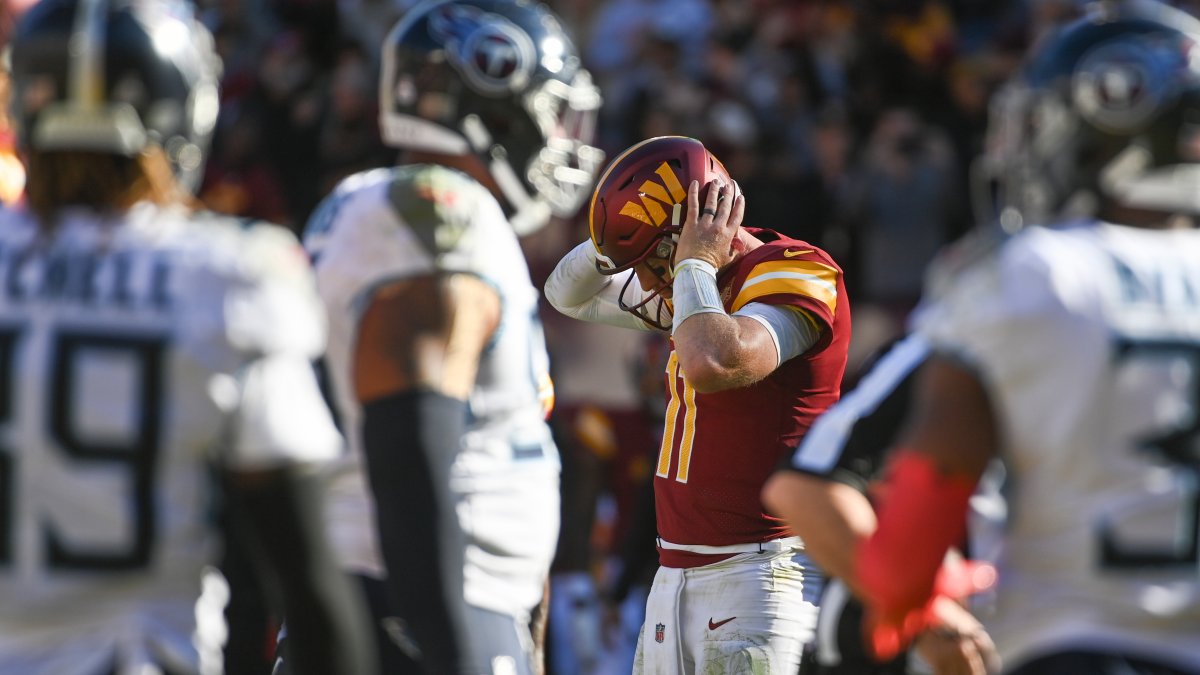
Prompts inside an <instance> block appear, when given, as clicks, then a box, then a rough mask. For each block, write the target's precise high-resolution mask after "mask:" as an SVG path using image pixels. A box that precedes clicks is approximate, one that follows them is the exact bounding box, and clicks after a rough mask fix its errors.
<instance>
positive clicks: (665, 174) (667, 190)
mask: <svg viewBox="0 0 1200 675" xmlns="http://www.w3.org/2000/svg"><path fill="white" fill-rule="evenodd" d="M654 173H656V174H658V177H659V178H661V179H662V184H661V185H660V184H659V183H656V182H654V181H652V180H647V181H646V182H644V183H642V185H641V187H640V188H638V197H639V198H640V199H641V203H640V204H639V203H638V202H634V201H628V202H625V206H622V207H621V215H623V216H629V217H630V218H634V219H636V220H640V221H642V222H643V223H645V224H647V225H652V226H654V227H662V224H663V222H665V221H666V219H667V211H666V209H665V208H663V206H664V205H666V206H670V207H671V224H672V225H678V224H679V221H680V215H681V214H682V212H683V201H684V199H686V198H687V191H685V190H684V189H683V185H681V184H680V183H679V178H678V177H677V176H676V175H675V172H674V171H673V170H672V169H671V165H670V164H667V163H666V162H663V163H662V164H660V165H659V166H658V168H657V169H655V170H654Z"/></svg>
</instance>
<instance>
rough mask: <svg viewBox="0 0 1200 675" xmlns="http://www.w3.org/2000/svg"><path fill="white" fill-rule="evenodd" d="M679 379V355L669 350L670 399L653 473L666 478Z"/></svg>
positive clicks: (675, 414)
mask: <svg viewBox="0 0 1200 675" xmlns="http://www.w3.org/2000/svg"><path fill="white" fill-rule="evenodd" d="M678 380H679V357H677V356H676V355H675V352H674V351H672V352H671V357H670V358H669V359H667V382H668V383H669V384H670V389H671V391H670V392H669V393H670V394H671V401H670V402H669V403H667V415H666V426H665V427H664V428H663V437H662V446H661V447H659V449H658V470H657V471H655V472H654V475H656V476H658V477H660V478H666V477H667V476H668V475H670V473H671V447H672V446H673V445H674V443H675V417H676V416H677V415H678V414H679V396H678V395H676V393H675V389H676V387H677V386H678Z"/></svg>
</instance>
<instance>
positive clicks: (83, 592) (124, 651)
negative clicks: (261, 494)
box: [0, 204, 330, 675]
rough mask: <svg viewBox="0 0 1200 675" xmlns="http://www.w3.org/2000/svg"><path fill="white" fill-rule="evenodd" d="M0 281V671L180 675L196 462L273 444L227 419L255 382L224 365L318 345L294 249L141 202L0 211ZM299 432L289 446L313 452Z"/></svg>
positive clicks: (188, 666) (196, 586)
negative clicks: (36, 214)
mask: <svg viewBox="0 0 1200 675" xmlns="http://www.w3.org/2000/svg"><path fill="white" fill-rule="evenodd" d="M0 279H2V282H0V443H2V445H0V500H2V501H0V597H2V598H4V601H3V602H2V603H0V673H3V674H5V675H7V674H9V673H13V674H16V673H21V674H22V675H37V674H40V673H46V674H51V673H53V674H55V675H71V674H73V673H94V672H106V671H107V670H106V669H112V668H114V667H115V666H114V664H116V663H122V664H124V665H123V667H126V668H128V667H132V666H139V665H145V664H152V663H153V664H159V665H160V666H165V667H168V668H170V669H172V671H176V670H177V671H178V672H194V671H196V670H198V666H197V664H198V662H199V661H200V659H201V658H202V657H205V656H206V657H209V658H212V657H218V658H219V652H215V653H214V652H210V653H205V651H206V649H208V648H211V647H213V646H214V645H216V643H214V642H212V641H211V640H209V639H208V637H209V636H210V633H208V632H206V631H211V630H212V629H213V628H217V629H221V626H222V623H221V617H220V612H221V610H222V607H221V605H220V604H218V605H216V606H215V607H214V606H208V607H206V608H202V607H197V606H196V604H197V598H198V597H199V596H200V591H201V573H202V569H203V567H204V566H205V565H206V564H209V563H210V561H212V560H214V553H215V549H214V546H215V544H216V540H215V537H214V536H213V535H214V531H213V529H212V518H213V515H214V512H215V510H216V509H217V508H218V506H219V504H218V495H217V493H216V491H215V490H214V489H213V473H212V471H211V470H210V466H211V463H212V462H216V463H218V464H224V465H228V466H231V467H237V468H260V467H261V468H266V467H270V466H272V465H273V462H274V461H275V460H276V459H277V457H278V456H279V454H280V453H281V452H282V450H281V448H280V447H278V446H279V445H283V443H282V440H286V439H284V438H283V436H278V435H272V434H260V433H258V431H256V430H255V429H260V428H257V427H256V428H255V429H251V428H249V427H247V426H246V424H247V422H246V420H245V419H243V418H242V417H240V416H238V414H237V413H238V410H239V408H240V407H241V404H242V401H243V400H244V399H245V398H247V397H250V396H253V395H254V393H255V392H254V391H252V390H253V388H255V387H260V386H261V387H266V386H268V385H269V383H266V382H262V381H259V382H255V381H241V379H240V378H241V375H242V374H243V372H244V370H245V368H246V366H247V365H248V364H249V363H251V362H252V361H254V360H255V359H258V358H259V357H261V356H263V355H264V354H268V355H275V356H279V355H281V354H284V353H286V354H290V355H292V356H294V357H296V358H305V359H307V358H311V357H312V356H314V355H315V352H317V351H318V350H319V349H320V348H321V346H322V345H323V339H324V326H323V324H322V323H321V321H320V314H319V313H318V312H317V307H316V305H315V304H314V302H313V301H314V300H315V294H313V293H312V289H311V278H310V277H309V276H307V269H306V265H305V263H304V260H303V256H302V253H301V252H300V250H299V247H298V246H297V244H296V242H295V239H294V237H291V236H290V235H289V234H288V233H286V231H284V230H282V229H280V228H276V227H272V226H255V227H249V228H244V227H243V226H242V225H241V224H240V223H238V222H236V221H232V220H230V219H224V218H220V217H217V216H210V215H192V216H189V215H186V213H185V212H183V211H170V210H164V209H161V208H159V207H156V206H152V205H149V204H139V205H137V206H135V207H134V208H133V209H132V210H131V211H129V212H128V213H127V214H125V215H123V216H109V217H107V218H98V217H96V216H94V215H92V214H90V213H88V212H86V211H83V210H66V211H64V212H63V216H62V218H61V219H60V220H59V222H58V223H57V224H56V225H55V226H54V229H53V234H50V235H44V234H41V233H39V231H38V227H37V224H36V223H35V221H34V219H33V218H32V217H31V216H30V215H29V214H27V213H26V212H23V211H0ZM282 372H284V371H279V370H272V369H271V368H270V367H269V366H267V367H266V368H265V369H264V370H262V371H261V373H260V375H261V376H262V377H265V378H268V379H269V378H270V377H272V376H273V375H272V373H282ZM276 384H278V383H276ZM276 390H278V389H276ZM283 398H286V397H283ZM278 403H279V404H280V405H287V404H288V402H287V401H282V400H281V401H279V402H278ZM280 421H283V422H285V423H286V421H287V419H286V418H284V419H281V420H280ZM307 426H308V425H306V424H304V423H299V424H297V425H295V434H298V435H299V436H298V437H299V438H301V439H302V438H303V435H304V434H305V433H309V432H310V431H311V429H307V428H306V427H307ZM318 430H319V431H325V429H324V428H320V429H318ZM286 435H287V434H284V436H286ZM315 435H316V436H319V438H316V437H314V438H310V439H307V440H306V442H301V443H299V444H298V445H297V446H294V447H291V448H289V449H288V451H290V452H297V451H302V450H303V449H304V448H315V447H318V446H320V447H321V448H322V449H327V448H328V445H327V444H328V442H329V440H330V439H329V437H328V433H324V434H321V433H319V434H315ZM230 448H236V449H237V451H236V453H233V452H232V451H230ZM206 610H207V611H206ZM206 620H207V621H206ZM212 621H215V624H213V623H211V622H212ZM198 629H200V630H198ZM119 672H126V671H125V670H119ZM139 672H141V671H139Z"/></svg>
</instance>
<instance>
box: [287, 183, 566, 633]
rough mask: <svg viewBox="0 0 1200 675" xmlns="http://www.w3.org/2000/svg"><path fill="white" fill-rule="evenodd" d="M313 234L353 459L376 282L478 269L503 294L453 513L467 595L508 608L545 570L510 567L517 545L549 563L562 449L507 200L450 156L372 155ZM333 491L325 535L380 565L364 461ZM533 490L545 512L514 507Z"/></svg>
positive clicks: (532, 590)
mask: <svg viewBox="0 0 1200 675" xmlns="http://www.w3.org/2000/svg"><path fill="white" fill-rule="evenodd" d="M305 246H306V248H307V249H308V250H309V252H310V255H311V256H312V258H313V261H314V265H315V268H316V274H317V283H318V287H319V290H320V293H321V297H322V299H323V300H324V302H325V305H326V307H327V309H328V311H329V317H330V339H329V351H328V355H327V360H328V370H329V375H330V381H331V383H332V385H333V387H332V389H333V395H334V399H335V401H336V402H337V408H338V412H339V413H340V416H341V420H342V423H343V428H344V429H345V432H346V436H347V439H348V441H349V445H350V447H351V449H352V453H351V456H350V457H349V458H348V462H349V463H352V464H357V463H360V462H361V461H362V456H363V451H362V449H361V438H360V431H359V427H360V425H361V420H362V411H361V406H360V405H359V404H358V402H357V400H356V399H355V396H354V389H353V381H352V376H353V368H352V364H353V349H354V344H355V337H356V335H357V331H358V324H359V320H360V318H361V316H362V312H363V311H365V309H366V307H367V305H368V303H369V301H370V298H371V294H372V292H373V291H375V290H376V289H378V288H379V287H380V286H381V285H383V284H385V283H387V282H389V281H396V280H400V279H404V278H411V277H418V276H424V275H430V274H439V273H441V274H468V275H472V276H475V277H478V278H480V279H482V280H484V281H486V282H487V283H488V285H489V286H490V287H492V288H493V289H494V290H495V291H496V293H497V294H498V295H499V297H500V305H501V316H500V322H499V325H498V327H497V328H496V330H495V332H494V334H493V336H492V338H491V340H490V342H489V344H488V346H487V348H486V349H485V350H484V351H483V353H482V354H481V355H480V357H479V365H478V371H477V374H476V378H475V383H474V387H473V388H472V391H471V393H470V396H469V400H468V409H469V416H468V422H467V431H466V433H465V434H464V436H463V439H462V447H461V450H460V453H459V455H458V457H457V458H456V462H455V466H454V470H453V489H454V490H455V491H456V492H458V493H459V494H461V495H466V497H464V499H463V503H462V506H461V507H460V508H459V515H460V521H461V522H462V524H463V528H464V530H466V531H467V532H468V536H469V539H470V540H471V543H472V546H471V548H470V549H469V550H468V561H467V564H468V570H467V574H466V576H467V588H466V593H467V598H468V600H469V601H470V602H472V603H473V604H476V605H481V606H485V607H488V608H490V609H494V610H496V611H500V612H513V611H525V610H527V609H528V608H529V607H532V606H533V605H534V604H536V603H537V602H538V599H539V598H540V597H541V585H540V582H538V583H537V584H533V585H530V584H529V583H528V578H526V577H528V575H526V577H522V576H521V575H519V574H512V576H508V575H509V573H511V572H517V571H520V570H521V569H522V564H521V563H519V562H514V561H516V560H517V559H523V560H529V559H536V560H539V561H540V560H542V559H543V558H545V560H546V562H545V564H547V565H548V563H549V558H548V557H549V556H550V555H552V553H553V546H554V538H555V533H556V531H557V523H558V504H557V485H558V484H557V477H558V471H559V459H558V451H557V449H556V448H555V445H554V442H553V439H552V437H551V434H550V429H549V427H548V425H547V424H546V423H545V415H546V413H547V412H548V408H547V407H546V406H548V405H549V403H550V402H551V397H552V389H551V385H550V379H549V359H548V357H547V354H546V346H545V339H544V337H543V334H542V328H541V323H540V320H539V318H538V297H539V294H538V291H537V289H536V287H534V286H533V283H532V281H531V280H530V276H529V271H528V268H527V266H526V263H525V258H524V255H523V253H522V251H521V248H520V245H519V243H518V240H517V237H516V234H515V233H514V232H513V229H512V226H511V225H510V224H509V223H508V221H507V219H506V218H505V216H504V213H503V211H502V210H501V207H500V204H499V203H498V202H497V200H496V199H495V197H493V196H492V195H491V193H490V192H488V191H487V189H486V188H484V187H483V186H482V185H481V184H479V183H478V182H476V181H475V180H473V179H471V178H469V177H468V176H467V175H466V174H463V173H461V172H459V171H456V170H453V169H450V168H447V167H445V166H441V165H436V164H419V165H407V166H400V167H391V168H383V169H376V170H372V171H367V172H363V173H360V174H356V175H353V176H350V177H348V178H347V179H345V180H344V181H343V182H342V183H341V184H340V185H339V186H338V187H337V188H336V189H335V190H334V192H333V193H332V194H331V195H330V196H329V197H327V198H326V199H325V201H323V202H322V204H321V205H320V206H319V207H318V209H317V211H316V212H315V213H314V216H313V218H312V220H311V221H310V224H309V227H308V229H307V231H306V232H305ZM332 491H333V496H332V500H331V501H332V503H331V505H330V509H331V511H330V521H331V524H332V525H333V530H332V531H331V536H332V537H333V538H334V539H335V540H337V541H338V542H339V546H338V547H337V548H338V549H339V552H340V555H341V556H342V560H343V563H344V565H346V566H347V567H349V568H351V569H355V570H358V571H365V572H368V573H372V574H380V573H381V572H382V565H381V564H380V561H379V555H378V553H377V551H376V546H375V544H374V542H373V535H372V533H371V532H370V531H369V529H368V527H364V524H366V525H368V526H369V517H370V511H369V502H368V500H367V496H366V495H367V493H368V488H367V487H366V484H365V481H364V478H363V474H362V473H361V471H360V467H358V466H353V465H352V466H348V467H346V470H345V471H343V472H341V473H340V475H339V476H338V477H337V478H336V480H335V483H334V485H333V488H332ZM531 500H535V501H537V502H539V503H540V502H542V500H545V509H544V510H545V511H546V513H545V519H544V522H534V521H533V520H531V519H515V518H512V517H511V515H510V514H512V513H513V512H514V509H516V511H517V512H520V509H519V508H518V507H517V505H518V504H519V503H521V502H522V501H523V502H525V503H528V502H530V501H531ZM514 527H515V528H516V529H514ZM540 565H542V563H541V562H538V563H536V565H534V566H533V567H534V568H536V567H537V566H540ZM506 570H507V571H506ZM529 578H532V577H529ZM514 607H515V608H516V609H514Z"/></svg>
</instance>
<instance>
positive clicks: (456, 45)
mask: <svg viewBox="0 0 1200 675" xmlns="http://www.w3.org/2000/svg"><path fill="white" fill-rule="evenodd" d="M429 32H430V33H432V34H433V35H434V36H435V37H437V38H439V39H440V40H441V41H442V42H443V43H444V44H445V45H446V50H447V53H448V55H449V57H450V62H451V63H452V64H453V65H454V66H455V67H456V68H457V69H458V70H459V72H461V73H462V74H463V77H464V78H465V79H466V80H467V82H469V83H470V84H472V85H473V86H475V87H476V88H478V89H479V90H480V91H483V92H486V93H489V94H501V93H504V92H508V91H518V90H520V89H522V88H524V87H525V86H526V85H528V84H529V79H530V77H531V76H532V75H533V69H534V66H535V65H536V60H537V55H536V51H535V49H534V46H533V38H531V37H529V34H528V33H526V32H525V31H524V30H522V29H521V27H520V26H517V25H516V24H515V23H513V22H511V21H509V20H508V19H506V18H504V17H503V16H500V15H499V14H492V13H490V12H484V11H482V10H480V9H479V8H477V7H464V6H461V5H447V6H444V7H441V8H439V9H435V10H434V11H433V12H431V13H430V15H429Z"/></svg>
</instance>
